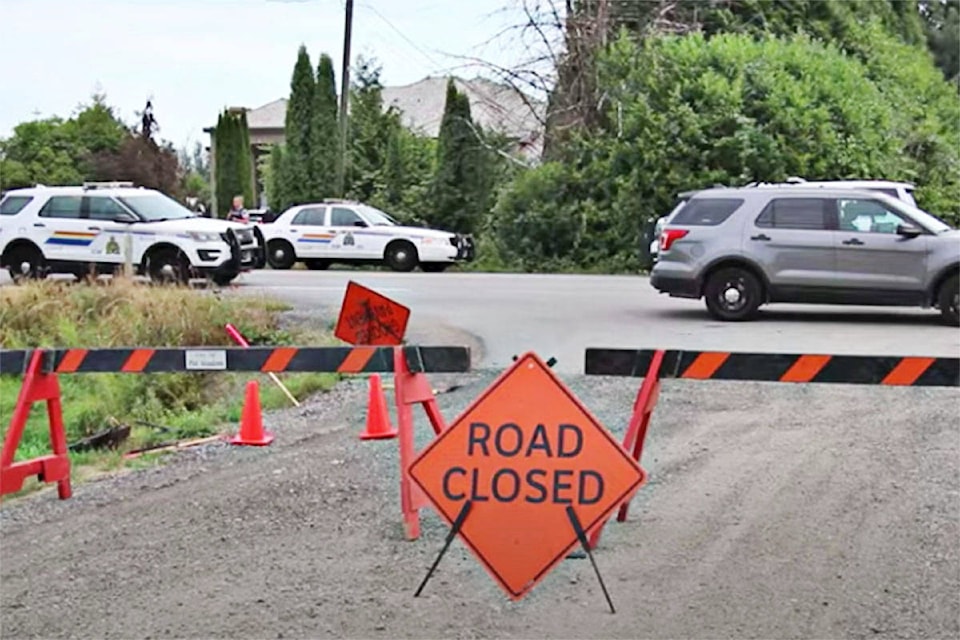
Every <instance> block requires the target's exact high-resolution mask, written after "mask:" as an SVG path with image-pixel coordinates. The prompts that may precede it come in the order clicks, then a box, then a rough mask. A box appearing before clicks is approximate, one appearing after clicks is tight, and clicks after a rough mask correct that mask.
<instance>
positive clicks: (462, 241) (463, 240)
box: [450, 234, 477, 262]
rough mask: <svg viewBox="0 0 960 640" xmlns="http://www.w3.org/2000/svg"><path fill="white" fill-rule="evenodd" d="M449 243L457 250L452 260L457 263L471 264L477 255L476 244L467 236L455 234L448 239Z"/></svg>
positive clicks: (471, 237)
mask: <svg viewBox="0 0 960 640" xmlns="http://www.w3.org/2000/svg"><path fill="white" fill-rule="evenodd" d="M450 243H451V244H452V245H453V246H455V247H456V248H457V255H456V257H455V258H454V260H456V261H458V262H472V261H473V260H474V258H476V255H477V248H476V243H475V242H474V240H473V236H471V235H467V234H457V235H456V236H454V237H453V238H450Z"/></svg>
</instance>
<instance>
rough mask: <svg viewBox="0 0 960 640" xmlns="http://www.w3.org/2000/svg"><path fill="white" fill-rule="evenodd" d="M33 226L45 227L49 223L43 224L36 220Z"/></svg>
mask: <svg viewBox="0 0 960 640" xmlns="http://www.w3.org/2000/svg"><path fill="white" fill-rule="evenodd" d="M33 226H35V227H45V226H47V225H45V224H43V223H42V222H34V223H33Z"/></svg>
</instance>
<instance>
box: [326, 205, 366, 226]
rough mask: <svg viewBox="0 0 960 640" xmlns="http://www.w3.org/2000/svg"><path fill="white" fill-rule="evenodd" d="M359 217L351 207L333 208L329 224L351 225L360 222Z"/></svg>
mask: <svg viewBox="0 0 960 640" xmlns="http://www.w3.org/2000/svg"><path fill="white" fill-rule="evenodd" d="M360 221H361V218H360V216H358V215H357V214H356V212H354V211H353V210H352V209H341V208H340V207H334V208H333V214H332V216H331V218H330V225H331V226H334V227H352V226H353V223H354V222H360Z"/></svg>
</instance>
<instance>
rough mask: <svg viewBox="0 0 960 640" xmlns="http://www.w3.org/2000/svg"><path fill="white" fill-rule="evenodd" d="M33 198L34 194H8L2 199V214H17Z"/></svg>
mask: <svg viewBox="0 0 960 640" xmlns="http://www.w3.org/2000/svg"><path fill="white" fill-rule="evenodd" d="M31 200H33V196H7V197H6V198H4V199H3V200H2V201H0V216H15V215H17V214H18V213H20V210H21V209H23V208H24V207H25V206H27V203H28V202H30V201H31Z"/></svg>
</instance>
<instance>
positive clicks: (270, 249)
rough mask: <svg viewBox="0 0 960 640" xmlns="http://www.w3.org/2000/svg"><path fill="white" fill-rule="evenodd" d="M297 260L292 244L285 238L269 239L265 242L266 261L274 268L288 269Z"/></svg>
mask: <svg viewBox="0 0 960 640" xmlns="http://www.w3.org/2000/svg"><path fill="white" fill-rule="evenodd" d="M296 261H297V254H296V253H294V251H293V245H291V244H290V243H289V242H287V241H286V240H271V241H270V242H268V243H267V262H268V263H269V264H270V266H271V267H272V268H274V269H289V268H290V267H292V266H293V265H294V263H295V262H296Z"/></svg>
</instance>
